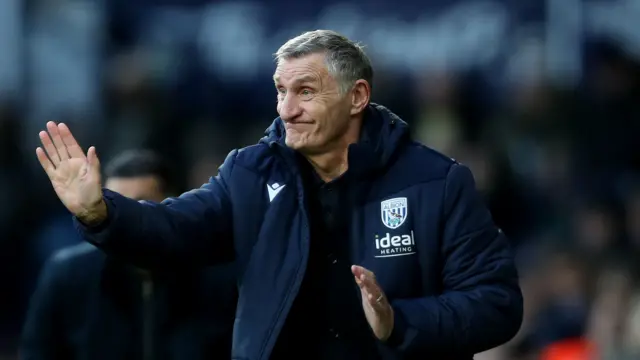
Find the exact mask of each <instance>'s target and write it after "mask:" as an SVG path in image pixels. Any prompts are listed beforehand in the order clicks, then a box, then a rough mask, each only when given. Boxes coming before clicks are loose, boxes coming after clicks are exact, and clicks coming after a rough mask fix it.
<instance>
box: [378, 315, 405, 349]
mask: <svg viewBox="0 0 640 360" xmlns="http://www.w3.org/2000/svg"><path fill="white" fill-rule="evenodd" d="M408 326H409V325H408V324H407V321H406V320H405V319H404V316H402V314H400V311H397V310H396V309H394V311H393V330H391V335H390V336H389V338H388V339H387V340H386V341H384V344H385V345H387V346H389V347H394V348H395V347H399V346H400V345H402V343H403V341H404V338H405V334H406V333H407V328H408Z"/></svg>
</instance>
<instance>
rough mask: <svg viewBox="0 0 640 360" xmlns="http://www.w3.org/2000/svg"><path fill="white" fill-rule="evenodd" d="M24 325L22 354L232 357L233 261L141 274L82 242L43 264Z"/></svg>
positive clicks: (104, 358) (52, 359) (62, 358)
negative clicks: (202, 266)
mask: <svg viewBox="0 0 640 360" xmlns="http://www.w3.org/2000/svg"><path fill="white" fill-rule="evenodd" d="M41 273H42V275H41V276H40V281H39V284H38V286H37V288H36V290H35V292H34V294H33V296H32V301H31V304H30V305H31V306H30V307H29V312H28V315H27V319H26V321H25V324H24V328H23V335H22V339H21V340H22V341H21V345H20V359H23V360H114V359H118V360H142V359H153V360H194V359H229V357H230V355H231V341H232V331H233V320H234V316H233V314H234V310H235V305H236V300H237V297H236V277H235V274H234V272H233V264H223V265H220V266H216V267H211V268H206V269H195V268H194V269H189V268H182V269H179V270H178V271H175V270H174V269H165V271H155V272H153V274H152V275H150V276H146V274H145V276H143V274H141V273H140V272H139V270H137V269H135V268H133V267H132V266H131V265H128V264H125V263H122V262H121V261H119V260H117V259H114V258H109V257H107V256H106V255H105V254H104V252H102V251H100V250H98V249H96V248H95V247H94V246H93V245H91V244H87V243H81V244H79V245H74V246H71V247H68V248H64V249H62V250H60V251H58V252H56V253H55V254H54V255H53V256H51V257H50V258H49V260H48V261H47V263H46V265H45V266H44V268H43V270H42V272H41Z"/></svg>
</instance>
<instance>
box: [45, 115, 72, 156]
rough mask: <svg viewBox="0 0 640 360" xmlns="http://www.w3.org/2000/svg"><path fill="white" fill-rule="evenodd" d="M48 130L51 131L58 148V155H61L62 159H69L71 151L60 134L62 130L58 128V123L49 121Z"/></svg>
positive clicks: (50, 134)
mask: <svg viewBox="0 0 640 360" xmlns="http://www.w3.org/2000/svg"><path fill="white" fill-rule="evenodd" d="M47 131H49V136H50V137H51V140H53V145H54V146H55V147H56V149H57V150H58V156H59V157H60V161H64V160H67V159H69V153H68V151H67V147H66V146H65V145H64V142H63V141H62V137H61V136H60V130H58V125H56V123H54V122H53V121H49V122H48V123H47Z"/></svg>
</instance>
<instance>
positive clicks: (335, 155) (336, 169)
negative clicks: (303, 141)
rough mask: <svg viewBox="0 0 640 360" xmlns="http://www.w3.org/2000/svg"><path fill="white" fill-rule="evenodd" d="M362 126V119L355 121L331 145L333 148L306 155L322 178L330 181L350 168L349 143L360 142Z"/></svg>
mask: <svg viewBox="0 0 640 360" xmlns="http://www.w3.org/2000/svg"><path fill="white" fill-rule="evenodd" d="M361 128H362V120H361V119H359V120H356V121H353V122H352V126H351V127H350V128H349V129H348V130H347V131H346V132H345V134H344V136H343V137H341V138H340V139H338V141H336V143H335V145H334V146H332V147H331V149H332V150H330V151H327V152H325V153H322V154H317V155H309V156H305V157H306V158H307V160H308V161H309V162H310V163H311V165H312V166H313V168H314V170H315V171H316V173H317V174H318V176H320V178H321V179H322V180H324V181H325V182H330V181H332V180H334V179H337V178H339V177H340V176H341V175H342V174H344V173H345V172H346V171H347V169H349V161H348V156H349V145H351V144H354V143H357V142H358V140H359V138H360V129H361Z"/></svg>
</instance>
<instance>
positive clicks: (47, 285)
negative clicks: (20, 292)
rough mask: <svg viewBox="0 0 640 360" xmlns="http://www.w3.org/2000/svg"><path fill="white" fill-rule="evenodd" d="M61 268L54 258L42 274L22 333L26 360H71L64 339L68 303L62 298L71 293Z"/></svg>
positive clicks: (21, 355)
mask: <svg viewBox="0 0 640 360" xmlns="http://www.w3.org/2000/svg"><path fill="white" fill-rule="evenodd" d="M61 267H62V264H61V263H60V262H59V261H57V259H56V258H55V256H52V257H50V258H49V260H47V262H46V263H45V265H44V267H43V268H42V271H41V272H40V278H39V279H38V284H37V286H36V289H35V291H34V293H33V295H32V296H31V301H30V304H29V309H28V311H27V316H26V319H25V323H24V326H23V329H22V337H21V339H20V340H21V341H20V349H19V354H20V359H22V360H56V359H66V358H68V357H67V356H66V355H65V349H66V346H65V342H64V339H63V338H62V337H61V336H60V335H61V334H64V327H63V324H62V321H61V313H62V311H63V308H62V307H63V306H64V305H63V304H64V302H63V300H64V299H62V298H61V297H62V295H63V294H65V293H67V292H66V291H65V290H66V289H65V288H64V283H63V281H62V274H61V273H62V269H61Z"/></svg>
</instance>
